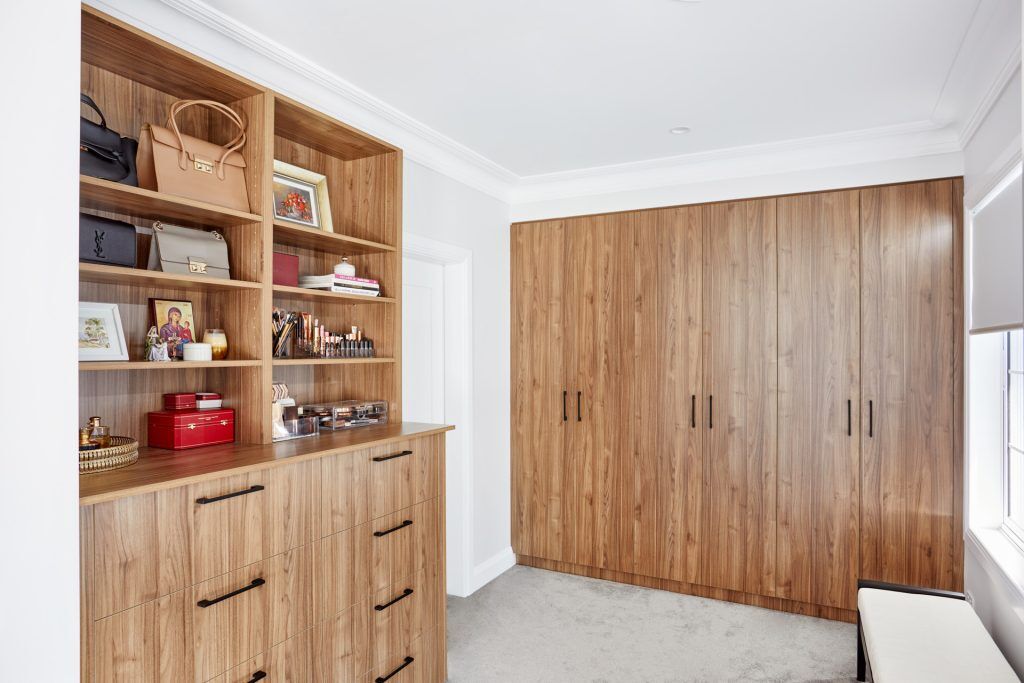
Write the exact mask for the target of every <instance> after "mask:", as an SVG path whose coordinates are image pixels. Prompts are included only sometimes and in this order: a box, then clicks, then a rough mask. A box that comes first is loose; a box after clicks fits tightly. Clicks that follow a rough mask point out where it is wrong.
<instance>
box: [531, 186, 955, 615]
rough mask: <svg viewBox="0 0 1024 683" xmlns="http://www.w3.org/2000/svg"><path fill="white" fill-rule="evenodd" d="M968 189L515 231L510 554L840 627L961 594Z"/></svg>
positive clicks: (825, 198) (845, 195) (817, 196)
mask: <svg viewBox="0 0 1024 683" xmlns="http://www.w3.org/2000/svg"><path fill="white" fill-rule="evenodd" d="M961 194H962V182H961V181H960V180H959V179H953V180H948V179H947V180H937V181H927V182H920V183H910V184H904V185H893V186H884V187H871V188H862V189H852V190H841V191H834V192H821V193H811V194H803V195H792V196H785V197H770V198H763V199H753V200H743V201H732V202H719V203H714V204H707V205H701V206H684V207H673V208H667V209H654V210H645V211H633V212H625V213H618V214H607V215H601V216H587V217H580V218H566V219H560V220H554V221H540V222H534V223H521V224H517V225H514V226H513V227H512V241H511V243H512V316H513V337H512V374H513V381H512V467H513V477H512V482H513V529H512V531H513V546H514V550H515V552H516V553H517V557H518V559H519V561H520V562H521V563H523V564H528V565H532V566H540V567H545V568H549V569H555V570H560V571H568V572H573V573H578V574H584V575H589V576H596V577H601V578H607V579H613V580H618V581H625V582H631V583H635V584H639V585H647V586H654V587H659V588H664V589H668V590H675V591H678V592H684V593H691V594H697V595H704V596H708V597H714V598H719V599H727V600H734V601H739V602H745V603H748V604H756V605H760V606H764V607H770V608H775V609H783V610H790V611H796V612H800V613H807V614H816V615H819V616H824V617H829V618H836V619H846V620H852V619H854V618H855V611H854V610H855V608H856V583H857V579H858V578H873V579H883V580H886V581H896V582H900V583H911V584H918V585H926V586H935V587H940V588H959V587H960V585H961V583H962V541H961V538H960V531H959V530H960V527H961V524H962V520H961V516H962V515H961V510H960V502H959V496H960V491H961V490H962V488H961V485H962V484H961V476H962V475H961V472H960V469H961V465H960V463H961V462H962V460H961V456H960V447H959V443H958V441H957V439H958V438H959V434H961V433H962V432H961V426H960V419H961V418H960V415H959V410H960V408H959V406H960V405H962V403H961V397H960V392H962V387H961V386H960V385H959V384H958V383H957V382H955V377H956V373H957V372H959V369H958V368H959V363H960V358H961V355H962V354H961V352H960V346H959V345H960V341H959V337H958V334H959V330H960V327H961V326H962V324H961V323H960V322H958V320H960V319H961V318H960V317H959V316H960V315H961V311H960V309H959V304H958V302H959V299H960V297H961V296H962V283H961V280H960V278H959V275H958V271H957V269H958V268H959V267H960V266H959V264H960V257H959V255H958V252H959V250H960V248H961V246H960V245H961V239H962V237H961V234H960V233H961V225H960V218H959V213H960V212H961V211H962V203H961V199H960V195H961Z"/></svg>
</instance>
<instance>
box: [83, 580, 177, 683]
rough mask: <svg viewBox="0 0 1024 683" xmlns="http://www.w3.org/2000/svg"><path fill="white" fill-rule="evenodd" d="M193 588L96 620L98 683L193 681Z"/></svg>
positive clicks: (92, 657)
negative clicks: (190, 597)
mask: <svg viewBox="0 0 1024 683" xmlns="http://www.w3.org/2000/svg"><path fill="white" fill-rule="evenodd" d="M189 595H190V592H189V591H188V590H183V591H178V592H177V593H173V594H172V595H167V596H164V597H162V598H159V599H158V600H154V601H152V602H148V603H146V604H144V605H140V606H138V607H133V608H132V609H129V610H125V611H123V612H119V613H117V614H115V615H114V616H111V617H107V618H105V619H100V620H99V621H97V622H95V623H93V624H92V633H91V638H90V639H89V642H90V643H91V645H90V650H91V652H90V654H89V661H90V662H91V665H92V681H94V682H95V683H115V682H117V683H119V682H121V681H124V682H125V683H150V682H152V683H161V682H163V681H189V680H192V650H191V643H190V642H189V641H190V633H189V610H188V603H187V600H188V596H189Z"/></svg>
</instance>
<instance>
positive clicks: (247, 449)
mask: <svg viewBox="0 0 1024 683" xmlns="http://www.w3.org/2000/svg"><path fill="white" fill-rule="evenodd" d="M452 429H455V427H453V426H450V425H434V424H422V423H418V422H401V423H398V424H387V425H380V426H375V427H360V428H358V429H346V430H341V431H337V432H324V433H321V434H320V435H319V436H311V437H308V438H305V439H294V440H292V441H282V442H280V443H275V444H263V445H260V444H256V445H238V444H225V445H223V446H210V447H208V448H197V449H195V450H188V451H169V450H164V449H160V448H140V449H139V460H138V462H136V463H134V464H132V465H129V466H128V467H123V468H121V469H119V470H112V471H110V472H97V473H95V474H83V475H80V476H79V478H78V503H79V505H92V504H93V503H102V502H104V501H108V500H116V499H118V498H125V497H127V496H134V495H137V494H140V493H149V492H151V491H159V490H161V489H169V488H174V487H176V486H183V485H185V484H191V483H195V482H198V481H205V480H208V479H216V478H218V477H224V476H229V475H233V474H242V473H245V472H251V471H253V470H260V469H265V468H268V467H276V466H278V465H282V464H286V463H292V462H301V461H303V460H312V459H314V458H321V457H323V456H325V455H333V454H336V453H344V452H346V451H356V450H361V449H364V448H370V447H373V446H386V445H387V444H389V443H394V442H396V441H404V440H406V439H411V438H416V437H421V436H431V435H434V434H443V433H444V432H447V431H450V430H452Z"/></svg>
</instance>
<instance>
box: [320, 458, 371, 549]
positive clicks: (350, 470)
mask: <svg viewBox="0 0 1024 683" xmlns="http://www.w3.org/2000/svg"><path fill="white" fill-rule="evenodd" d="M368 453H369V449H367V450H363V451H356V452H355V453H339V454H338V455H331V456H327V457H324V458H321V459H320V490H321V496H322V504H321V508H320V536H321V537H324V536H330V535H331V534H335V533H337V532H339V531H345V530H346V529H351V528H352V527H354V526H357V525H359V524H363V523H365V522H368V521H370V497H369V493H370V489H369V486H370V483H369V472H370V467H369V457H368Z"/></svg>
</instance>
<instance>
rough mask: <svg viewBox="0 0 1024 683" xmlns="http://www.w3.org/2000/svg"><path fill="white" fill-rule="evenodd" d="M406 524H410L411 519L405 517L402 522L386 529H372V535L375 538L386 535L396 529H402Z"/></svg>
mask: <svg viewBox="0 0 1024 683" xmlns="http://www.w3.org/2000/svg"><path fill="white" fill-rule="evenodd" d="M407 526H412V520H411V519H407V520H405V521H404V522H402V523H401V524H399V525H398V526H393V527H391V528H390V529H387V530H386V531H374V532H373V535H374V536H376V537H377V538H380V537H381V536H387V535H388V534H393V533H395V532H396V531H399V530H401V529H404V528H405V527H407Z"/></svg>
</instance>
